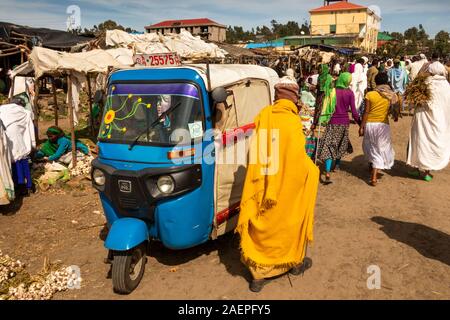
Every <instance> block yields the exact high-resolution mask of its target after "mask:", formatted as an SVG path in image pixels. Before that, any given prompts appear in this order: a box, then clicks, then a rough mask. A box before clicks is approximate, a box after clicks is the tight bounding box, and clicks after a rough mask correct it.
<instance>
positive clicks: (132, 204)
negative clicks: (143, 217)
mask: <svg viewBox="0 0 450 320" xmlns="http://www.w3.org/2000/svg"><path fill="white" fill-rule="evenodd" d="M119 202H120V206H121V207H122V208H124V209H135V210H137V209H139V204H138V200H137V199H136V198H133V197H119Z"/></svg>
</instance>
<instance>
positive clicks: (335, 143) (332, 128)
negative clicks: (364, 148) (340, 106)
mask: <svg viewBox="0 0 450 320" xmlns="http://www.w3.org/2000/svg"><path fill="white" fill-rule="evenodd" d="M348 127H349V126H348V125H341V124H328V125H327V127H326V129H325V135H324V136H323V137H322V138H321V139H320V142H319V151H318V153H317V154H318V159H320V160H322V161H325V160H327V159H332V160H336V159H341V158H342V157H343V156H345V155H346V154H351V153H353V146H352V144H351V143H350V139H349V137H348Z"/></svg>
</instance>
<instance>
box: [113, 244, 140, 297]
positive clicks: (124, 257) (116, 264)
mask: <svg viewBox="0 0 450 320" xmlns="http://www.w3.org/2000/svg"><path fill="white" fill-rule="evenodd" d="M146 261H147V256H146V246H145V243H143V244H141V245H139V246H137V247H135V248H133V249H130V250H127V251H115V252H113V261H112V282H113V289H114V291H115V292H116V293H120V294H129V293H131V292H132V291H133V290H134V289H136V288H137V286H138V285H139V282H141V279H142V277H143V275H144V270H145V263H146Z"/></svg>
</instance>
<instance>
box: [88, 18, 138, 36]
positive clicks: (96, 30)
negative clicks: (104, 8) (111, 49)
mask: <svg viewBox="0 0 450 320" xmlns="http://www.w3.org/2000/svg"><path fill="white" fill-rule="evenodd" d="M106 30H122V31H125V32H128V33H132V32H136V30H134V29H132V28H124V27H123V26H122V25H120V24H117V22H115V21H113V20H106V21H104V22H102V23H100V24H99V25H98V26H97V25H94V26H93V27H92V28H91V29H86V28H85V29H84V33H92V34H95V35H98V34H100V33H103V32H105V31H106Z"/></svg>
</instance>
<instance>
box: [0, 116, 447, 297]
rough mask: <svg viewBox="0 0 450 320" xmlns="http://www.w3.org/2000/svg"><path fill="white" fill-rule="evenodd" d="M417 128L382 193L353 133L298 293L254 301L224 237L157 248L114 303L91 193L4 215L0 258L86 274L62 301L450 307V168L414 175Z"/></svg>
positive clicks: (35, 202) (321, 202) (401, 139)
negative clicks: (372, 275)
mask: <svg viewBox="0 0 450 320" xmlns="http://www.w3.org/2000/svg"><path fill="white" fill-rule="evenodd" d="M410 119H411V118H408V117H407V118H404V119H402V120H401V121H400V122H399V123H397V124H394V125H393V127H392V128H393V139H394V144H395V151H396V154H397V155H396V159H399V160H398V161H397V162H396V165H395V168H394V169H393V170H392V171H390V172H386V173H385V174H384V176H383V178H382V180H381V183H380V184H379V186H377V187H376V188H373V187H370V186H368V184H367V180H368V174H367V165H366V163H365V162H364V159H363V157H362V151H361V140H360V139H359V138H358V137H357V128H356V127H352V128H351V139H352V142H353V146H354V149H355V153H354V154H352V155H351V156H348V157H347V158H346V159H344V160H345V161H344V162H343V167H342V171H341V172H339V173H337V174H336V175H335V176H334V184H332V185H329V186H320V189H319V196H318V202H317V206H316V217H315V232H314V234H315V242H314V245H313V247H311V248H310V250H309V255H310V256H311V257H312V259H313V262H314V265H313V267H312V269H311V270H309V271H307V273H305V275H304V276H303V277H299V278H296V277H291V282H292V287H291V284H290V281H289V279H288V277H287V276H283V277H281V278H279V279H276V280H275V281H273V282H272V283H270V284H269V285H268V286H267V287H266V288H265V289H264V290H263V291H262V292H261V293H259V294H253V293H250V292H249V291H248V285H247V281H246V278H248V273H247V271H246V269H245V268H244V267H243V265H242V264H241V263H240V261H239V253H238V249H237V248H238V244H237V241H236V240H237V238H235V237H233V235H227V236H224V237H223V238H221V239H219V240H217V241H215V242H212V241H210V242H208V243H206V244H204V245H202V246H199V247H196V248H193V249H189V250H184V251H170V250H168V249H165V248H163V247H162V246H161V245H159V244H158V243H155V244H154V245H153V246H152V250H151V253H150V257H149V261H148V264H147V267H146V271H145V275H144V279H143V281H142V283H141V285H140V286H139V288H138V289H137V290H136V291H135V292H133V293H132V294H131V295H129V296H119V295H116V294H114V293H113V292H112V289H111V280H110V279H107V274H108V270H109V266H108V265H105V264H103V258H104V257H105V255H106V250H105V249H104V248H103V241H102V240H101V238H103V237H104V231H103V228H102V224H103V223H104V218H103V215H102V214H98V213H94V211H96V210H99V211H101V206H100V203H99V201H98V198H97V195H96V193H95V192H94V190H93V189H91V188H86V189H85V190H84V191H79V190H77V191H72V192H70V191H69V192H66V193H65V194H50V195H43V194H37V195H33V196H32V197H30V198H26V199H24V201H23V204H22V205H21V208H20V210H18V211H17V213H16V214H14V215H12V216H3V215H0V249H2V250H3V251H4V252H5V253H8V254H10V255H12V256H14V257H17V258H18V259H21V260H23V261H24V262H26V263H28V264H29V265H30V268H31V270H32V271H37V270H38V269H40V268H41V267H42V263H43V259H44V256H45V255H48V256H49V257H50V258H51V260H61V261H62V262H63V263H65V264H66V265H71V264H74V265H79V266H80V267H81V271H82V276H83V285H82V288H81V289H80V290H72V291H68V292H66V293H62V294H58V295H57V296H55V298H56V299H450V219H449V214H450V212H449V211H450V196H449V193H450V192H449V191H450V187H449V183H450V168H447V169H446V170H444V171H442V172H439V173H436V175H435V179H434V181H433V182H431V183H427V182H423V181H419V180H414V179H411V178H409V177H408V176H407V174H406V172H407V170H408V169H407V168H406V167H405V163H404V159H405V157H406V155H405V153H406V144H407V136H408V131H409V125H410ZM370 265H377V266H379V267H380V268H381V281H382V282H381V285H382V289H381V290H368V289H367V286H366V281H367V278H368V277H369V274H368V273H367V268H368V267H369V266H370Z"/></svg>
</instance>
